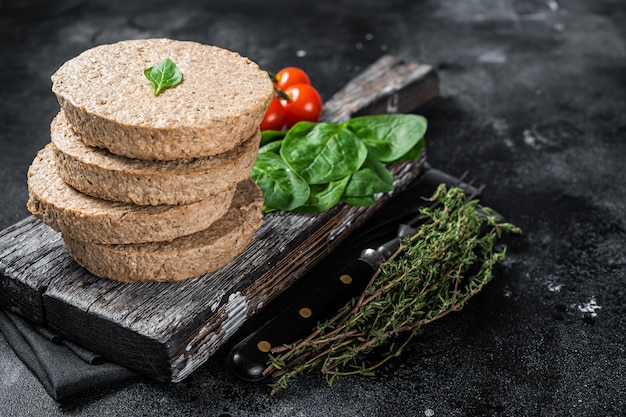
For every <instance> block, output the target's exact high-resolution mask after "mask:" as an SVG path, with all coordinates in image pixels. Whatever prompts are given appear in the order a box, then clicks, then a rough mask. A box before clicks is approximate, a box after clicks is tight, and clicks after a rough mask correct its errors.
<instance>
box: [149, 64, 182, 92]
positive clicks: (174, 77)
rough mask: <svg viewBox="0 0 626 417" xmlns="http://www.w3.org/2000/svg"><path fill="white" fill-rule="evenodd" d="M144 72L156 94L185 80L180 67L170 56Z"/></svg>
mask: <svg viewBox="0 0 626 417" xmlns="http://www.w3.org/2000/svg"><path fill="white" fill-rule="evenodd" d="M143 73H144V75H145V76H146V78H147V79H148V80H149V81H150V82H151V83H152V85H153V87H154V95H155V96H156V95H157V94H159V93H160V92H161V91H162V90H163V89H165V88H168V87H175V86H177V85H178V84H180V82H181V81H182V80H183V74H182V73H181V72H180V69H178V67H177V66H176V64H174V63H173V62H172V60H171V59H169V58H165V59H164V60H163V61H161V63H159V64H158V65H155V66H153V67H149V68H146V69H145V70H143Z"/></svg>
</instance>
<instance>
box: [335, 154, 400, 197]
mask: <svg viewBox="0 0 626 417" xmlns="http://www.w3.org/2000/svg"><path fill="white" fill-rule="evenodd" d="M389 191H393V175H391V172H389V170H388V169H387V168H386V167H385V166H384V165H383V164H381V163H380V162H378V161H376V160H375V159H373V158H367V160H366V161H365V163H364V164H363V166H362V167H361V169H359V170H358V171H357V172H355V173H354V174H352V176H351V177H350V181H348V185H347V186H346V189H345V191H344V196H345V197H364V196H371V195H374V194H378V193H386V192H389Z"/></svg>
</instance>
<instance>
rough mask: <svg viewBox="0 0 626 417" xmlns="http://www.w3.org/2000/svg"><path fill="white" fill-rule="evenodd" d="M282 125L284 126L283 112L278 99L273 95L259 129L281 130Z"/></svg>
mask: <svg viewBox="0 0 626 417" xmlns="http://www.w3.org/2000/svg"><path fill="white" fill-rule="evenodd" d="M283 126H285V112H284V110H283V106H282V104H281V103H280V100H279V99H278V98H276V97H274V98H273V99H272V102H271V103H270V106H269V108H268V109H267V112H265V117H264V118H263V121H262V122H261V130H282V128H283Z"/></svg>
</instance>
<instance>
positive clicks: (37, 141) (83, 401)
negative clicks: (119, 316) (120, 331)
mask: <svg viewBox="0 0 626 417" xmlns="http://www.w3.org/2000/svg"><path fill="white" fill-rule="evenodd" d="M0 13H1V14H0V84H1V85H2V86H1V87H0V150H1V151H0V175H1V178H2V181H0V198H1V199H2V203H1V204H0V228H4V227H7V226H9V225H11V224H13V223H14V222H16V221H18V220H21V219H22V218H24V217H26V216H27V215H28V213H27V211H26V209H25V206H24V205H25V202H26V200H27V189H26V171H27V169H28V166H29V164H30V162H31V161H32V159H33V157H34V156H35V154H36V152H37V151H38V150H39V149H40V148H42V147H43V146H44V145H45V144H46V143H47V142H48V141H49V134H48V126H49V122H50V120H51V119H52V117H53V116H54V115H55V114H56V112H57V111H58V110H57V109H58V104H57V103H56V100H55V98H54V96H53V94H52V93H51V91H50V87H51V83H50V75H51V74H52V73H53V72H54V71H55V70H56V68H58V67H59V66H60V65H61V64H62V63H63V62H64V61H66V60H67V59H70V58H72V57H73V56H75V55H77V54H78V53H80V52H82V51H83V50H85V49H87V48H90V47H92V46H95V45H97V44H102V43H110V42H114V41H117V40H121V39H129V38H145V37H155V36H166V37H172V38H177V39H191V40H196V41H200V42H203V43H208V44H214V45H218V46H221V47H225V48H228V49H231V50H235V51H238V52H240V53H241V54H242V55H246V56H248V57H250V58H251V59H253V60H254V61H256V62H257V63H259V65H261V66H262V67H264V68H266V69H269V70H274V71H276V70H278V69H280V68H281V67H284V66H288V65H296V66H300V67H302V68H304V69H305V70H307V71H308V72H309V73H310V75H311V78H312V80H313V83H314V84H315V85H316V86H317V87H318V88H319V90H320V91H321V93H322V95H323V97H324V98H329V97H330V96H331V95H332V94H333V93H334V92H335V91H337V90H338V89H339V88H340V87H341V86H343V85H344V84H345V83H346V82H347V81H348V80H350V79H351V78H352V77H354V76H355V75H356V74H358V73H359V71H360V70H362V69H363V68H365V67H366V66H367V65H369V64H370V63H372V62H373V61H375V60H376V59H377V58H378V57H379V56H381V55H382V54H384V53H393V54H397V55H400V56H404V57H408V58H410V59H414V60H418V61H421V62H425V63H429V64H432V65H433V66H435V67H436V68H437V69H438V70H439V74H440V79H441V87H442V96H441V98H440V99H438V100H437V101H436V102H433V103H431V104H430V105H428V106H427V107H426V108H424V109H423V110H422V111H421V113H422V114H424V115H425V116H426V117H427V118H428V119H429V123H430V126H429V131H428V134H427V139H428V155H429V161H430V162H431V164H432V165H434V166H435V167H437V168H440V169H442V170H444V171H446V172H449V173H451V174H454V175H461V174H462V173H463V172H465V171H469V173H470V174H471V175H472V176H474V177H476V178H478V179H479V180H480V181H481V182H483V183H485V184H486V185H487V189H486V195H485V198H484V199H483V201H484V202H485V203H487V204H488V205H491V206H492V207H493V208H496V209H497V210H498V211H500V212H501V213H503V214H504V215H505V216H506V217H507V218H508V220H510V221H512V222H514V223H515V224H517V225H518V226H520V227H522V229H523V230H524V235H523V236H522V237H519V238H515V239H512V240H511V241H510V242H509V256H508V259H507V261H506V262H505V264H504V265H502V268H501V270H500V274H499V277H498V278H497V279H496V280H494V282H492V283H491V284H490V285H489V286H488V287H487V288H486V289H485V290H484V291H483V293H481V294H480V295H479V296H478V297H477V298H475V299H474V300H473V301H472V302H471V303H470V305H468V306H467V307H466V308H465V309H464V310H462V311H461V312H459V313H455V314H452V315H450V316H448V317H446V318H445V319H443V320H441V321H439V322H437V323H433V324H431V325H429V326H427V328H426V329H425V331H424V332H423V334H422V335H421V336H420V337H419V338H417V339H416V340H415V341H414V342H412V343H411V344H410V345H409V347H408V348H407V350H406V352H405V353H404V354H403V355H402V357H401V358H400V359H398V360H397V361H396V362H394V363H392V364H390V365H389V366H387V367H386V368H385V369H384V370H383V371H382V372H381V373H380V374H379V375H378V376H375V377H372V378H361V377H355V378H346V379H343V380H339V382H338V383H336V385H335V386H334V387H333V388H332V389H331V388H328V387H327V386H326V385H325V383H324V381H323V379H322V378H321V377H319V376H318V375H313V374H312V375H308V376H305V377H302V378H301V379H299V380H298V381H297V382H296V383H295V384H294V385H293V387H292V388H291V389H289V390H287V391H285V392H283V393H281V394H279V395H278V396H276V397H269V396H268V395H267V393H266V390H265V388H264V387H263V386H260V385H254V384H245V383H241V382H239V381H237V380H235V379H234V378H233V377H232V376H231V375H230V374H229V373H228V371H227V370H226V368H225V365H224V362H223V360H224V358H225V355H226V352H225V351H220V352H219V353H218V354H216V355H215V357H214V360H213V361H210V362H209V363H207V364H206V365H205V366H203V367H202V368H201V369H199V370H198V371H197V372H196V373H195V374H193V375H192V376H191V377H190V378H189V379H188V380H186V381H184V382H182V383H180V384H160V383H155V382H152V381H147V380H141V381H139V382H133V383H126V384H123V385H121V386H116V387H111V388H110V389H108V390H105V391H102V392H89V393H86V394H84V395H79V396H77V397H76V398H72V399H71V400H69V401H66V402H64V403H61V404H57V403H55V402H54V401H53V400H52V399H50V398H49V397H48V396H47V395H46V394H45V392H44V390H43V389H42V388H41V386H40V385H39V383H38V381H37V380H36V379H35V378H34V377H33V376H32V375H31V374H30V372H29V371H28V370H27V368H26V367H25V366H24V365H23V364H22V363H21V362H20V361H19V360H18V359H17V358H16V356H15V355H14V354H13V352H12V351H11V350H10V348H9V347H8V345H7V344H6V342H5V341H4V338H0V415H1V416H39V415H42V416H44V415H45V416H48V415H51V416H57V415H81V416H83V415H84V416H118V415H124V416H143V415H145V416H152V415H176V416H179V415H180V416H182V415H202V416H423V415H426V416H433V415H434V416H482V415H485V416H624V415H626V399H625V397H626V394H625V393H626V376H625V375H624V374H626V319H625V318H624V317H625V315H626V314H625V313H626V291H625V290H624V284H625V270H626V254H625V246H626V245H625V244H624V241H625V237H626V232H625V229H626V221H625V220H624V213H625V212H626V168H625V166H626V115H625V110H626V42H625V34H626V25H625V24H624V22H626V2H623V1H621V0H601V1H584V0H568V1H565V0H542V1H540V0H471V1H469V0H459V1H453V0H427V1H410V0H392V1H380V0H378V1H375V0H372V1H357V0H336V1H332V2H331V1H317V2H308V3H306V4H305V3H299V2H295V1H263V2H261V1H259V2H255V1H251V0H250V1H245V0H230V1H228V2H226V1H221V2H217V1H213V2H211V1H192V0H176V1H160V0H153V1H150V2H148V1H128V0H127V1H120V0H109V1H102V0H99V1H84V0H83V1H81V0H69V1H57V2H55V1H19V2H18V1H15V2H10V1H5V0H0Z"/></svg>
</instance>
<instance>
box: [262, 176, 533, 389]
mask: <svg viewBox="0 0 626 417" xmlns="http://www.w3.org/2000/svg"><path fill="white" fill-rule="evenodd" d="M430 201H433V202H437V203H438V205H439V208H437V204H435V205H433V206H432V207H430V208H428V207H427V208H424V209H423V210H421V213H422V215H423V216H424V219H425V223H424V224H423V226H422V227H420V228H419V229H418V230H417V232H416V233H415V234H414V235H413V236H412V237H410V238H405V239H404V240H403V241H402V245H401V247H400V249H399V250H398V251H396V252H395V253H394V254H393V255H392V256H391V257H390V258H389V259H388V260H387V261H386V262H385V263H384V264H383V265H381V266H380V267H379V268H378V270H377V271H376V273H375V274H374V276H373V277H372V279H371V280H370V282H369V283H368V285H367V287H366V288H365V290H364V291H363V293H362V294H361V295H360V296H357V297H355V298H353V299H352V300H351V301H350V302H348V303H347V304H346V305H345V306H344V307H343V308H342V309H340V310H339V311H338V312H337V314H336V315H335V316H334V317H332V318H331V319H329V320H327V321H325V322H321V323H318V325H317V327H316V329H315V330H314V331H313V332H312V333H311V334H310V335H309V336H308V337H306V338H304V339H302V340H300V341H297V342H295V343H293V344H289V345H284V346H277V347H274V348H272V350H271V355H272V356H271V358H272V359H271V361H270V362H269V363H268V367H267V368H266V369H265V371H264V374H265V375H270V376H271V377H272V379H273V382H272V384H271V387H272V394H273V393H275V392H276V391H277V390H280V389H284V388H286V387H287V386H288V385H289V383H290V381H292V380H293V379H294V378H295V377H297V376H298V375H300V374H303V373H307V372H309V371H311V370H313V369H319V370H320V371H321V372H322V373H323V374H324V375H325V376H326V380H327V381H328V383H329V385H332V383H333V382H334V381H335V380H336V379H337V378H338V377H340V376H344V375H355V374H360V375H372V374H373V371H374V370H376V369H378V368H380V367H381V366H382V365H383V364H385V363H386V362H387V361H389V360H390V359H393V358H395V357H397V356H399V355H401V354H402V350H403V348H404V347H405V346H406V345H407V344H408V343H409V341H410V340H411V338H412V337H414V336H415V335H417V334H418V333H419V332H420V330H421V329H422V327H423V326H424V325H426V324H428V323H431V322H433V321H435V320H438V319H440V318H442V317H444V316H446V315H447V314H449V313H451V312H455V311H458V310H460V309H461V308H462V307H464V306H465V305H466V304H467V302H468V301H469V300H470V299H471V298H472V297H473V296H475V295H476V294H477V293H479V292H480V291H481V290H482V288H483V287H484V286H485V285H487V283H489V282H490V281H491V279H492V278H493V275H494V274H493V269H494V267H495V265H496V264H498V263H500V262H502V261H503V260H504V259H505V255H506V249H501V248H498V247H497V246H496V243H497V240H498V239H499V238H500V237H501V236H502V234H504V233H521V230H520V229H519V228H518V227H516V226H514V225H513V224H511V223H506V222H504V221H503V220H502V219H501V218H500V217H499V216H497V215H493V212H492V211H491V210H489V209H487V208H486V207H480V206H478V201H477V200H472V201H469V202H468V201H466V198H465V194H464V193H463V191H462V190H461V189H460V188H456V187H452V188H450V189H447V188H446V187H445V186H444V185H440V186H439V188H438V189H437V191H436V192H435V194H434V195H433V196H432V197H431V198H430ZM400 336H404V337H405V340H404V341H402V338H401V337H400ZM376 348H378V349H376ZM381 349H382V350H381ZM277 364H278V365H279V366H277Z"/></svg>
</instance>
